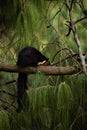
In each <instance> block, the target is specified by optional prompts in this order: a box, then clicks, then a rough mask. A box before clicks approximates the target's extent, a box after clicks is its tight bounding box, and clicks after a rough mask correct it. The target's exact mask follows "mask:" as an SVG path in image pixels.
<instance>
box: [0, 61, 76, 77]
mask: <svg viewBox="0 0 87 130" xmlns="http://www.w3.org/2000/svg"><path fill="white" fill-rule="evenodd" d="M0 71H5V72H15V73H16V72H22V73H31V74H34V73H36V72H39V71H40V72H42V73H44V74H46V75H69V74H74V73H76V70H75V68H74V67H69V66H66V67H57V66H37V67H25V68H20V67H18V66H17V65H12V64H7V63H0Z"/></svg>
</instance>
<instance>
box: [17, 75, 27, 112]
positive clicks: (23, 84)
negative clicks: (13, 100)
mask: <svg viewBox="0 0 87 130" xmlns="http://www.w3.org/2000/svg"><path fill="white" fill-rule="evenodd" d="M27 77H28V76H27V74H24V73H19V75H18V81H17V103H18V108H17V112H20V111H21V110H22V109H23V108H24V102H23V97H24V95H25V93H26V89H27Z"/></svg>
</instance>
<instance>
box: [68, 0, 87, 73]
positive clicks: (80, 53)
mask: <svg viewBox="0 0 87 130" xmlns="http://www.w3.org/2000/svg"><path fill="white" fill-rule="evenodd" d="M73 1H74V0H72V1H71V4H70V8H69V9H68V10H69V17H70V29H71V30H72V32H73V36H74V40H75V42H76V44H77V47H78V51H79V57H80V59H81V64H82V69H83V72H84V73H85V74H86V65H85V57H84V56H83V53H82V50H81V45H80V40H79V37H78V34H77V31H76V26H75V23H74V20H73V15H72V7H73ZM70 32H71V31H70Z"/></svg>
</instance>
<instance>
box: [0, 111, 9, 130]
mask: <svg viewBox="0 0 87 130" xmlns="http://www.w3.org/2000/svg"><path fill="white" fill-rule="evenodd" d="M0 130H10V124H9V117H8V114H7V113H6V112H5V111H3V110H0Z"/></svg>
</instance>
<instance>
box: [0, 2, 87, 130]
mask: <svg viewBox="0 0 87 130" xmlns="http://www.w3.org/2000/svg"><path fill="white" fill-rule="evenodd" d="M72 1H74V2H73V10H72V15H73V21H74V22H75V27H76V34H77V36H78V38H79V41H80V43H81V44H80V46H81V51H82V52H83V53H86V51H87V44H86V42H87V39H86V35H87V7H86V5H87V2H86V1H85V0H70V1H68V0H62V1H61V0H11V1H10V0H4V1H3V0H0V62H8V63H14V64H15V63H16V61H17V56H18V52H19V50H20V49H21V48H23V47H25V46H27V45H31V46H33V47H36V48H37V49H38V50H40V51H41V52H42V53H43V54H45V55H46V56H47V57H49V59H50V61H51V62H52V63H53V64H54V65H57V66H75V67H76V68H78V67H79V68H81V69H80V70H82V66H81V59H80V57H78V55H79V51H78V46H77V44H76V41H75V38H74V33H73V31H71V32H70V33H69V29H71V28H70V27H71V26H70V16H69V8H68V6H69V5H70V4H71V2H72ZM66 35H67V36H66ZM85 58H86V59H87V57H85ZM15 79H17V75H16V74H13V73H3V72H0V130H15V129H16V130H86V128H87V77H86V75H85V74H84V73H82V71H80V72H79V73H77V74H74V75H66V76H63V75H62V76H59V75H58V76H51V75H50V76H46V75H44V74H42V73H40V72H38V73H37V74H36V75H29V80H28V86H29V89H28V90H27V92H26V95H25V97H24V100H25V110H24V111H22V112H21V113H17V112H16V108H17V102H16V98H17V97H16V82H15ZM10 80H12V82H10V83H8V81H10Z"/></svg>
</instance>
